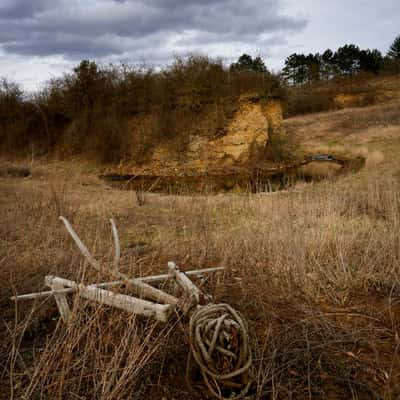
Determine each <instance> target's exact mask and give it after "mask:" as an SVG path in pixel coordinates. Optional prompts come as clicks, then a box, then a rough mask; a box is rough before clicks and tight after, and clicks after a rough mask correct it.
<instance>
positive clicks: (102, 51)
mask: <svg viewBox="0 0 400 400" xmlns="http://www.w3.org/2000/svg"><path fill="white" fill-rule="evenodd" d="M399 34H400V1H399V0H380V1H376V0H0V76H6V77H8V78H10V79H12V80H15V81H17V82H19V83H21V84H22V85H23V87H25V88H27V89H29V90H34V89H37V88H40V87H41V85H42V84H43V82H45V81H46V80H48V79H49V78H52V77H57V76H60V75H61V74H62V73H63V72H66V71H68V70H70V68H71V67H72V66H73V65H75V64H77V63H78V62H79V61H80V60H81V59H83V58H90V59H95V60H97V61H99V62H102V63H108V62H119V61H129V62H132V63H142V62H143V61H146V63H147V64H149V65H152V66H156V67H157V66H163V65H166V64H167V63H168V62H169V61H170V60H171V58H172V57H173V55H174V54H178V55H184V54H188V53H202V54H207V55H210V56H220V57H223V58H224V59H225V60H226V62H230V61H233V60H235V59H237V57H238V56H240V55H241V54H242V53H244V52H246V53H249V54H252V55H261V56H262V57H263V58H264V60H265V61H266V64H267V66H268V67H269V68H270V69H273V70H275V71H276V70H279V69H280V68H281V67H282V65H283V63H284V60H285V58H286V57H287V56H288V55H290V54H291V53H294V52H302V53H308V52H317V51H319V52H322V51H324V50H325V49H326V48H331V49H336V48H337V47H338V46H341V45H343V44H345V43H355V44H357V45H359V46H360V47H365V48H378V49H379V50H381V51H382V52H386V50H387V49H388V47H389V45H390V44H391V42H392V41H393V39H394V38H395V37H396V36H397V35H399Z"/></svg>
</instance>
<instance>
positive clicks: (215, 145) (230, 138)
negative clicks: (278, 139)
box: [120, 99, 283, 175]
mask: <svg viewBox="0 0 400 400" xmlns="http://www.w3.org/2000/svg"><path fill="white" fill-rule="evenodd" d="M278 131H279V133H280V134H282V132H283V126H282V110H281V106H280V103H279V101H262V100H254V99H242V100H241V101H240V103H239V107H238V109H237V111H236V113H235V115H234V116H233V118H232V120H231V121H230V123H229V124H228V126H227V129H226V132H225V133H224V134H223V135H221V136H219V137H217V138H211V139H210V138H208V137H205V136H193V137H190V139H189V143H188V145H187V146H186V147H185V149H184V150H183V151H182V152H181V153H177V152H176V151H175V152H174V151H172V150H171V147H170V146H168V144H161V145H160V146H158V147H157V148H156V149H155V151H154V152H153V154H152V156H151V158H150V160H149V161H148V162H146V163H145V164H144V165H141V166H132V165H129V166H128V165H126V166H122V165H121V166H120V167H121V168H120V170H121V172H122V171H123V172H124V173H138V174H139V173H140V174H156V175H170V174H173V175H179V174H183V175H185V174H188V175H190V174H203V173H206V172H213V171H220V170H229V169H234V168H236V167H245V166H248V165H250V164H251V163H252V162H254V159H255V158H256V157H257V154H259V153H260V152H262V150H263V149H264V148H265V146H266V145H267V143H268V135H269V134H271V133H274V132H278Z"/></svg>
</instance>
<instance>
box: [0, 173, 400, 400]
mask: <svg viewBox="0 0 400 400" xmlns="http://www.w3.org/2000/svg"><path fill="white" fill-rule="evenodd" d="M379 178H380V179H379ZM0 185H1V189H2V190H3V192H2V193H6V195H5V196H1V199H0V201H1V203H2V204H1V220H2V224H1V225H0V237H1V240H2V243H4V244H5V245H2V246H1V250H0V263H1V282H2V288H1V291H2V296H1V307H2V320H1V325H2V331H1V332H2V333H1V337H2V341H1V343H2V346H1V358H0V363H1V372H0V373H1V375H0V376H1V379H2V386H1V387H2V391H3V397H4V398H14V399H18V398H37V399H50V398H51V399H82V398H85V399H127V398H132V399H135V398H162V397H166V398H168V399H169V398H175V399H177V398H182V399H183V398H185V399H188V398H196V395H194V394H191V393H188V391H187V388H186V386H185V383H184V375H185V372H184V371H185V359H186V356H187V352H188V349H189V347H188V343H187V340H186V331H185V328H184V327H185V323H186V322H185V321H179V320H178V321H174V322H171V324H169V325H167V326H165V327H164V326H161V325H158V324H153V323H151V322H148V321H143V320H140V319H135V318H134V317H132V316H129V315H128V314H125V313H124V312H120V311H116V310H111V309H109V308H107V307H97V306H95V305H93V304H90V303H88V302H86V301H82V300H79V299H76V298H75V299H74V298H72V300H71V301H72V303H71V305H72V306H73V309H74V318H73V319H72V321H71V322H70V323H69V324H68V325H67V326H65V325H63V324H62V323H61V322H59V321H58V319H57V312H56V308H55V306H54V304H53V301H52V300H51V299H49V301H47V302H43V304H39V303H36V304H34V306H33V308H32V304H27V303H23V304H20V305H18V307H16V308H15V309H14V308H13V306H12V304H10V303H9V302H8V299H7V298H8V296H9V295H11V294H12V292H13V291H17V292H19V293H20V292H27V291H31V290H37V289H39V288H41V286H42V282H43V277H44V275H45V274H47V273H53V274H59V275H62V276H65V277H68V278H74V279H77V280H79V281H80V280H83V281H86V282H94V281H96V280H104V279H105V278H106V277H100V276H97V274H94V273H92V272H91V271H90V269H89V268H87V266H86V264H85V262H84V261H83V260H82V259H81V256H80V254H79V253H78V252H77V250H76V249H75V248H74V246H73V244H72V243H71V240H70V239H69V237H68V235H67V234H66V233H65V232H64V230H63V228H62V226H61V224H60V223H59V222H58V220H57V217H58V215H59V214H60V213H63V214H64V215H66V216H67V217H68V218H70V220H71V222H72V223H73V224H74V226H75V227H76V229H77V231H78V232H79V234H80V236H81V237H82V238H83V239H84V241H85V242H86V243H87V244H88V247H89V248H90V249H91V250H93V252H94V254H95V255H96V257H97V258H98V259H99V260H101V261H102V262H104V263H108V262H109V260H112V249H111V246H110V243H111V234H110V232H109V226H108V225H107V217H109V216H110V215H112V216H113V217H114V218H115V219H116V220H117V223H118V226H119V230H120V234H121V241H122V244H123V250H124V251H123V259H122V260H121V261H122V262H121V268H122V269H123V270H124V272H127V273H130V274H132V275H136V276H137V275H144V274H148V273H151V272H160V271H164V269H165V265H166V261H167V260H170V259H171V260H175V261H176V262H177V263H178V265H181V266H182V267H184V268H188V269H189V268H200V267H205V266H209V265H217V264H218V265H223V266H225V268H226V272H225V273H224V276H223V278H222V279H221V278H210V279H209V280H207V281H205V282H199V284H200V285H201V286H202V287H203V288H204V289H205V290H206V291H207V292H208V293H210V294H212V295H213V296H214V299H215V302H228V303H230V304H231V305H232V306H233V307H235V308H237V309H238V310H240V311H241V312H242V313H243V314H244V315H245V316H246V318H247V319H248V322H249V325H250V332H251V336H252V346H253V352H254V377H255V380H256V384H255V386H254V389H253V396H254V398H257V399H263V398H272V399H281V398H296V399H298V398H307V399H308V398H328V399H329V398H335V399H336V398H356V399H369V398H371V399H375V398H384V399H396V398H397V397H398V396H399V395H400V386H399V379H400V368H399V365H400V359H399V346H400V341H399V331H400V281H399V276H400V274H399V272H400V271H399V269H400V268H399V258H400V240H399V235H398V232H399V231H400V196H399V193H400V192H399V183H398V181H397V180H396V179H394V178H393V179H392V178H382V177H378V176H375V177H374V176H372V175H367V174H364V175H359V177H358V178H356V177H352V176H349V177H347V178H343V179H342V181H339V182H323V183H319V184H315V185H313V184H310V185H305V187H303V188H302V189H301V190H300V188H299V189H298V190H294V191H293V192H282V193H275V194H242V195H235V194H227V195H217V196H212V195H204V196H200V195H199V196H167V195H154V194H153V195H147V197H146V202H145V204H144V205H142V206H139V205H138V204H137V203H136V201H135V198H134V194H132V193H130V192H127V191H126V192H121V191H120V192H119V191H117V190H112V189H107V190H106V188H105V187H102V186H100V184H98V185H97V186H96V185H89V186H79V185H78V183H77V182H68V181H67V182H66V183H65V184H59V185H57V184H53V186H51V185H48V184H47V183H45V182H38V181H35V179H33V180H32V181H31V182H30V181H26V182H25V183H24V184H20V185H17V184H14V185H12V184H11V183H10V180H8V181H6V180H3V181H1V182H0Z"/></svg>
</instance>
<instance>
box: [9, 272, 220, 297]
mask: <svg viewBox="0 0 400 400" xmlns="http://www.w3.org/2000/svg"><path fill="white" fill-rule="evenodd" d="M223 270H224V267H215V268H204V269H198V270H192V271H186V272H184V273H185V274H186V275H187V276H201V275H203V274H208V273H211V272H220V271H223ZM171 278H172V276H171V274H161V275H153V276H145V277H142V278H136V280H139V281H142V282H146V283H149V282H151V283H154V282H161V281H165V280H168V279H171ZM124 283H125V281H122V280H118V281H112V282H102V283H94V284H92V285H90V286H92V287H99V288H107V287H112V286H120V285H123V284H124ZM76 290H77V289H76V288H74V287H69V288H64V289H60V290H46V291H42V292H36V293H27V294H20V295H17V296H13V297H10V300H13V301H17V300H34V299H41V298H46V297H49V296H53V295H54V294H55V293H60V294H62V293H65V294H68V293H74V292H76Z"/></svg>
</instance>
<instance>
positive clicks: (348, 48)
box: [333, 44, 360, 76]
mask: <svg viewBox="0 0 400 400" xmlns="http://www.w3.org/2000/svg"><path fill="white" fill-rule="evenodd" d="M333 59H334V64H335V65H336V66H337V67H338V69H339V70H340V72H341V73H342V74H343V75H350V76H352V75H354V74H355V73H357V72H358V71H359V70H360V48H359V47H358V46H356V45H354V44H346V45H344V46H342V47H339V48H338V49H337V51H336V53H335V55H334V57H333Z"/></svg>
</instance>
